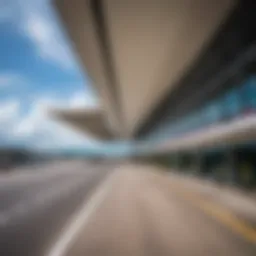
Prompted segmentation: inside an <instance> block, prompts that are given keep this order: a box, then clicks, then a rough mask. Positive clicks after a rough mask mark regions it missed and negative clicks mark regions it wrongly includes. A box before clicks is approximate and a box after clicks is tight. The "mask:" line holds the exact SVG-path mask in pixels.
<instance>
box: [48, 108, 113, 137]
mask: <svg viewBox="0 0 256 256" xmlns="http://www.w3.org/2000/svg"><path fill="white" fill-rule="evenodd" d="M50 115H52V116H53V117H54V118H56V119H59V120H60V121H63V122H65V123H67V124H69V125H70V126H72V127H73V128H75V129H77V130H78V131H81V132H83V133H87V134H90V135H91V136H92V137H95V138H96V139H101V140H111V139H113V134H112V132H111V131H110V130H109V129H108V127H107V126H106V122H105V119H104V115H103V113H102V111H101V109H71V110H68V109H66V110H65V109H55V110H52V111H51V113H50Z"/></svg>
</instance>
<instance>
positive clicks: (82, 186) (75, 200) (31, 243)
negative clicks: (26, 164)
mask: <svg viewBox="0 0 256 256" xmlns="http://www.w3.org/2000/svg"><path fill="white" fill-rule="evenodd" d="M107 173H108V170H107V168H99V167H94V166H91V165H87V164H85V163H84V162H64V163H51V164H48V165H42V166H39V167H34V168H28V170H20V172H17V173H15V174H11V175H2V177H0V255H1V256H16V255H17V256H23V255H24V256H40V255H45V254H47V251H48V248H49V247H51V246H52V243H54V241H55V240H56V237H58V236H59V234H60V233H61V229H62V228H63V226H64V225H65V223H66V222H67V221H68V220H69V218H70V216H71V215H72V214H73V213H74V212H75V211H76V210H77V208H78V207H79V206H80V205H81V204H83V203H84V202H85V201H86V200H87V198H88V197H89V195H90V192H92V191H93V189H94V188H95V187H96V186H97V185H98V184H99V182H101V181H102V180H103V178H104V177H105V175H106V174H107Z"/></svg>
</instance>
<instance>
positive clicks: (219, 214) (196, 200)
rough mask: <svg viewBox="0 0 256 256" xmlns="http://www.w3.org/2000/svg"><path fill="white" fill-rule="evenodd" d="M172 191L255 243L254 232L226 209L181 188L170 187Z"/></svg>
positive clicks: (255, 231) (255, 232)
mask: <svg viewBox="0 0 256 256" xmlns="http://www.w3.org/2000/svg"><path fill="white" fill-rule="evenodd" d="M172 187H173V188H174V187H175V188H174V191H175V192H176V193H177V194H179V195H181V196H182V197H183V198H184V199H186V200H189V201H190V202H192V203H193V204H194V205H196V206H197V207H199V208H200V209H201V210H202V211H203V212H204V213H206V214H207V215H210V216H211V217H212V218H214V219H215V220H217V221H219V222H220V223H222V224H224V225H225V226H227V227H229V228H230V229H231V230H232V231H233V232H235V233H237V234H239V235H241V236H242V237H244V238H245V239H246V240H248V241H250V242H253V243H256V230H255V229H254V228H253V227H252V226H250V225H249V224H247V223H246V222H244V221H242V220H241V219H239V218H238V217H237V216H235V215H234V214H233V213H232V212H231V211H229V210H228V209H226V208H224V207H222V206H220V205H219V204H216V203H214V202H209V201H206V200H205V199H203V198H201V197H200V196H199V195H196V193H193V192H191V191H188V190H187V189H185V188H181V186H180V185H179V186H172Z"/></svg>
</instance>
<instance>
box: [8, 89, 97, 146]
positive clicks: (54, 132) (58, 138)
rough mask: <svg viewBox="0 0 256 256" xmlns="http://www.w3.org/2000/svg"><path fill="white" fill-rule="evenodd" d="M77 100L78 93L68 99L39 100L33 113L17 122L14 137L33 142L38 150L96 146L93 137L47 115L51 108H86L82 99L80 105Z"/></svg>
mask: <svg viewBox="0 0 256 256" xmlns="http://www.w3.org/2000/svg"><path fill="white" fill-rule="evenodd" d="M77 100H78V93H74V94H73V95H71V96H70V97H69V98H67V99H58V98H54V97H49V96H48V97H47V96H45V97H41V98H38V99H37V101H36V102H35V103H34V105H33V107H32V109H31V111H30V112H29V113H28V114H27V115H26V116H24V117H23V118H21V119H20V120H19V121H18V122H17V125H16V127H15V130H14V132H13V136H14V137H15V138H18V139H23V140H32V141H33V146H34V147H37V148H46V147H47V148H60V147H70V146H74V147H84V146H85V145H88V144H94V143H95V141H94V140H93V139H92V138H91V137H89V136H86V135H85V134H83V135H82V134H80V133H76V132H75V131H73V130H72V129H68V128H67V127H65V126H64V125H62V124H60V123H58V122H57V121H54V120H52V119H51V118H50V117H49V116H48V115H47V112H48V109H49V108H50V109H54V108H63V107H64V108H67V107H85V105H86V104H84V102H83V101H82V100H81V99H79V100H80V103H79V102H78V101H77Z"/></svg>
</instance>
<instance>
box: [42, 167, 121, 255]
mask: <svg viewBox="0 0 256 256" xmlns="http://www.w3.org/2000/svg"><path fill="white" fill-rule="evenodd" d="M115 174H116V171H114V173H112V174H111V175H110V176H109V177H108V178H107V179H106V180H105V181H104V182H103V184H101V185H100V187H99V188H98V189H97V190H96V192H95V193H94V194H93V196H92V197H91V199H89V201H88V200H86V201H85V202H84V203H83V206H82V208H81V209H80V210H79V211H78V212H76V213H75V214H74V216H73V217H72V218H71V221H70V222H68V225H67V226H66V227H65V228H64V230H63V232H62V234H61V236H60V237H59V239H58V240H57V242H56V243H55V244H54V245H53V247H52V248H50V250H49V252H48V253H47V254H46V255H45V256H64V255H65V253H66V252H67V251H68V249H69V248H70V246H71V245H72V243H73V242H74V241H75V239H76V238H77V236H78V235H79V233H80V232H81V230H82V229H83V228H84V227H85V226H86V224H87V223H88V222H89V219H90V217H91V216H92V215H93V213H94V212H95V211H96V210H97V208H98V207H99V205H100V204H101V203H102V202H103V201H104V199H105V197H106V195H107V192H108V190H109V188H111V186H112V183H113V180H114V179H113V177H114V176H115Z"/></svg>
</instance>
